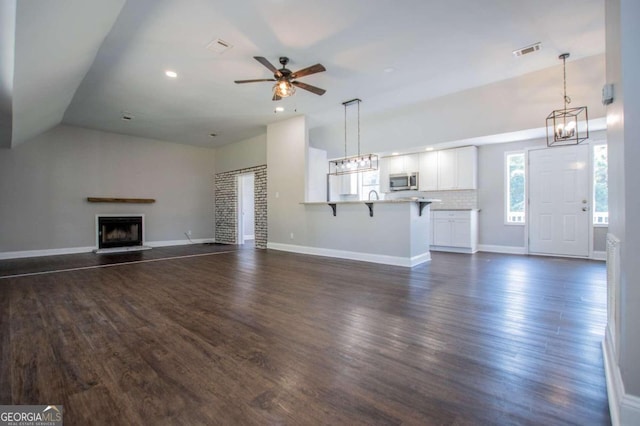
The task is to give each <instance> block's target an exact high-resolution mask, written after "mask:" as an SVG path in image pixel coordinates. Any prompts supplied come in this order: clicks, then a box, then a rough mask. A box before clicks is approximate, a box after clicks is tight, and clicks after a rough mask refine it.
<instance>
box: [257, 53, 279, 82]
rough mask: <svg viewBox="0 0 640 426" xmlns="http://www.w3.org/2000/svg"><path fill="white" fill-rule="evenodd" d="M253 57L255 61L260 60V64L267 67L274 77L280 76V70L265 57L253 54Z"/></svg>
mask: <svg viewBox="0 0 640 426" xmlns="http://www.w3.org/2000/svg"><path fill="white" fill-rule="evenodd" d="M253 59H255V60H256V61H258V62H260V63H261V64H262V65H264V66H265V67H267V68H268V69H269V71H271V72H272V73H273V74H274V75H275V76H276V77H278V78H280V77H282V73H281V72H280V70H278V69H277V68H276V67H274V66H273V65H271V62H269V61H268V60H267V58H264V57H262V56H254V57H253Z"/></svg>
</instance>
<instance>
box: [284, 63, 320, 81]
mask: <svg viewBox="0 0 640 426" xmlns="http://www.w3.org/2000/svg"><path fill="white" fill-rule="evenodd" d="M326 70H327V69H326V68H325V67H324V65H322V64H315V65H311V66H310V67H307V68H303V69H301V70H300V71H296V72H294V73H293V74H291V78H300V77H304V76H305V75H310V74H315V73H317V72H322V71H326Z"/></svg>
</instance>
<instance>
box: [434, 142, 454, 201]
mask: <svg viewBox="0 0 640 426" xmlns="http://www.w3.org/2000/svg"><path fill="white" fill-rule="evenodd" d="M457 151H458V150H457V149H444V150H442V151H437V152H438V189H439V190H445V191H446V190H449V189H458V177H457V173H458V152H457Z"/></svg>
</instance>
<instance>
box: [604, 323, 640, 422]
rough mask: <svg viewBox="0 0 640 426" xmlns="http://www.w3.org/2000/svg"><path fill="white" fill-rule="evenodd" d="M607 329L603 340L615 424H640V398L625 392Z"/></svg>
mask: <svg viewBox="0 0 640 426" xmlns="http://www.w3.org/2000/svg"><path fill="white" fill-rule="evenodd" d="M609 336H610V334H609V332H608V330H607V333H606V334H605V338H604V341H603V342H602V352H603V355H604V372H605V377H606V379H607V395H608V397H609V412H610V413H611V424H612V425H613V426H618V425H620V426H631V425H637V424H640V398H639V397H637V396H634V395H629V394H627V393H626V392H625V389H624V382H623V381H622V375H621V374H620V368H619V367H618V365H617V363H616V361H615V359H616V358H615V354H614V350H613V342H612V341H611V339H610V337H609Z"/></svg>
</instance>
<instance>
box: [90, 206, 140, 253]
mask: <svg viewBox="0 0 640 426" xmlns="http://www.w3.org/2000/svg"><path fill="white" fill-rule="evenodd" d="M96 225H97V229H96V237H97V246H98V251H103V250H105V251H115V250H118V249H123V250H135V249H140V248H143V247H144V246H143V244H144V233H143V231H144V215H117V216H116V215H97V216H96Z"/></svg>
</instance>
